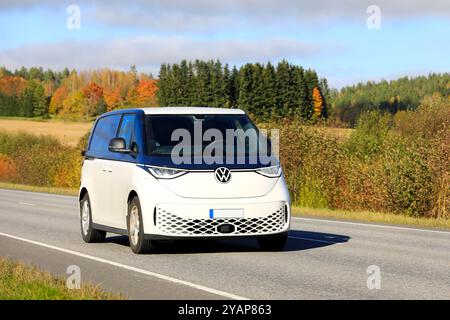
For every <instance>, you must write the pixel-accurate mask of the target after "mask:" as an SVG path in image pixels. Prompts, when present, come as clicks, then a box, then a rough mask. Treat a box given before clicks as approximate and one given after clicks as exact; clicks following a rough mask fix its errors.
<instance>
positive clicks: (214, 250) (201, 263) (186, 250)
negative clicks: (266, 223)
mask: <svg viewBox="0 0 450 320" xmlns="http://www.w3.org/2000/svg"><path fill="white" fill-rule="evenodd" d="M291 229H292V230H291V232H290V237H289V242H288V245H287V247H286V249H285V251H284V252H262V251H260V250H259V249H258V246H257V244H256V241H254V240H231V241H200V242H199V241H189V242H177V243H173V244H164V245H162V246H161V247H160V249H159V251H158V252H157V253H154V254H148V255H134V254H132V252H131V250H130V248H129V246H128V239H127V238H126V237H120V236H115V235H112V234H108V236H107V240H106V242H105V243H101V244H86V243H84V242H83V241H82V239H81V236H80V231H79V222H78V207H77V199H76V198H75V197H68V196H59V195H50V194H41V193H32V192H22V191H11V190H0V256H8V257H11V258H14V259H19V260H22V261H25V262H28V263H33V264H35V265H37V266H39V267H41V268H43V269H45V270H48V271H50V272H53V273H56V274H59V275H63V276H67V274H66V270H67V267H68V266H70V265H77V266H79V267H80V268H81V277H82V281H85V282H86V281H89V282H93V283H96V284H98V283H100V284H101V286H102V287H103V288H105V289H106V290H108V291H113V292H121V293H123V294H124V295H126V296H128V297H130V298H134V299H450V232H447V231H438V230H429V229H413V228H407V227H395V226H383V225H375V224H363V223H351V222H339V221H332V220H321V219H308V218H293V219H292V225H291ZM369 266H377V267H379V270H380V285H381V288H380V289H369V288H368V286H367V280H368V277H370V276H371V274H368V273H367V269H368V267H369Z"/></svg>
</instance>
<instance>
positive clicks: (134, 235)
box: [127, 197, 153, 254]
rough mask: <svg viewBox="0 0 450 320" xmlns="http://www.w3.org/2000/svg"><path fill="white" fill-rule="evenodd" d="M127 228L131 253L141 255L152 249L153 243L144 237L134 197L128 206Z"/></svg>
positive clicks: (140, 216) (139, 210)
mask: <svg viewBox="0 0 450 320" xmlns="http://www.w3.org/2000/svg"><path fill="white" fill-rule="evenodd" d="M127 227H128V239H129V242H130V247H131V251H133V252H134V253H137V254H141V253H146V252H149V251H150V250H151V249H153V243H152V242H151V241H150V240H146V239H145V237H144V224H143V220H142V210H141V204H140V203H139V198H138V197H134V198H133V199H132V200H131V202H130V204H129V205H128V216H127Z"/></svg>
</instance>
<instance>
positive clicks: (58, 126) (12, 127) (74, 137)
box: [0, 118, 92, 146]
mask: <svg viewBox="0 0 450 320" xmlns="http://www.w3.org/2000/svg"><path fill="white" fill-rule="evenodd" d="M91 127H92V122H69V121H62V120H28V119H21V118H11V119H8V118H0V130H3V131H6V132H7V133H17V132H25V133H30V134H35V135H51V136H53V137H55V138H57V139H58V140H59V141H60V142H61V143H62V144H64V145H68V146H76V145H77V143H78V142H79V141H80V139H81V137H82V136H83V135H84V134H85V133H86V132H88V131H89V130H90V129H91Z"/></svg>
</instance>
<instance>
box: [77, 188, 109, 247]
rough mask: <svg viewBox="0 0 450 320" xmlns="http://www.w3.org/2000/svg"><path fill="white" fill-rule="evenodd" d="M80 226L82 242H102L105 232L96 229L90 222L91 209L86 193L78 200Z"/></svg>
mask: <svg viewBox="0 0 450 320" xmlns="http://www.w3.org/2000/svg"><path fill="white" fill-rule="evenodd" d="M80 227H81V236H82V237H83V240H84V242H87V243H93V242H103V241H105V237H106V232H105V231H102V230H97V229H95V228H94V227H93V224H92V209H91V200H90V199H89V194H88V193H86V194H85V195H84V196H83V199H81V201H80Z"/></svg>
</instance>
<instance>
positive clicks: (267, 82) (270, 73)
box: [261, 62, 277, 119]
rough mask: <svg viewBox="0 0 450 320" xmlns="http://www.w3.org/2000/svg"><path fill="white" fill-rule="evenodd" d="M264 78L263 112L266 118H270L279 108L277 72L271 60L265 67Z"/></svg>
mask: <svg viewBox="0 0 450 320" xmlns="http://www.w3.org/2000/svg"><path fill="white" fill-rule="evenodd" d="M262 79H263V80H262V81H263V82H262V84H263V90H262V99H263V105H262V110H261V113H262V115H263V118H264V119H268V118H270V117H271V116H272V115H274V112H276V109H277V86H276V83H277V74H276V71H275V67H274V66H273V65H272V64H271V63H270V62H268V63H267V65H266V66H265V67H264V70H263V74H262Z"/></svg>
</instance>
